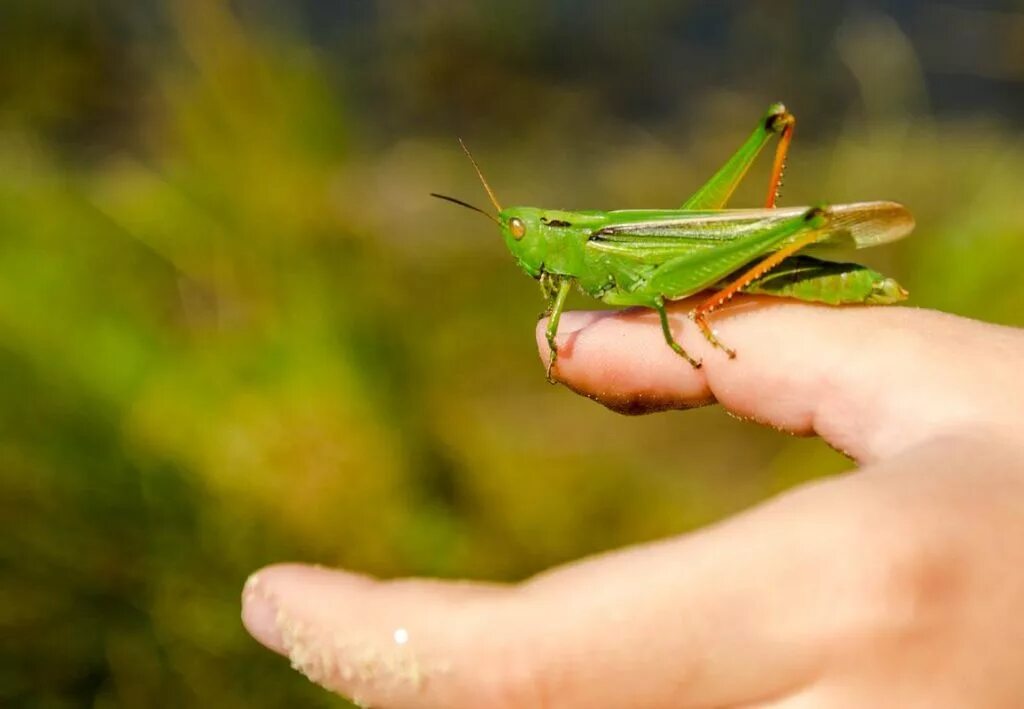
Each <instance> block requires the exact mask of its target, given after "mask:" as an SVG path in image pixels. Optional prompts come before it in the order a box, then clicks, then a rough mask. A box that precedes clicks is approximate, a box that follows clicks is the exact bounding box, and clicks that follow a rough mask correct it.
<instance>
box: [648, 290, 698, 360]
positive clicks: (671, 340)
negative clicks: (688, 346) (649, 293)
mask: <svg viewBox="0 0 1024 709" xmlns="http://www.w3.org/2000/svg"><path fill="white" fill-rule="evenodd" d="M654 309H655V310H657V311H658V318H659V319H660V320H661V332H662V334H663V335H664V336H665V342H667V343H668V346H669V347H671V348H672V351H673V352H675V353H676V354H677V355H679V356H680V357H682V358H683V359H685V360H686V361H687V362H689V363H690V366H691V367H693V368H694V369H700V368H701V361H700V360H699V359H694V358H693V357H691V356H690V355H689V353H688V352H687V351H686V350H684V349H683V346H682V345H680V344H679V343H678V342H676V338H675V337H674V336H673V335H672V328H671V326H670V325H669V323H668V313H667V312H665V299H664V298H658V300H657V301H656V302H655V305H654Z"/></svg>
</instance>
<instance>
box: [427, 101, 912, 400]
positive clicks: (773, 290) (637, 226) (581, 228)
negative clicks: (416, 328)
mask: <svg viewBox="0 0 1024 709" xmlns="http://www.w3.org/2000/svg"><path fill="white" fill-rule="evenodd" d="M795 125H796V119H795V117H794V116H793V114H791V113H790V112H789V111H787V110H786V108H785V106H783V105H782V104H781V103H776V104H773V105H771V106H770V107H769V108H768V110H767V112H766V113H765V115H764V117H763V118H762V119H761V120H760V121H759V122H758V124H757V127H756V128H755V129H754V132H753V133H752V134H751V135H750V137H749V138H747V140H746V141H745V142H744V143H743V144H742V145H741V146H740V147H739V149H738V150H737V151H736V153H735V154H734V155H733V156H732V157H731V158H730V159H729V160H728V161H727V162H726V163H725V165H723V166H722V167H721V169H719V170H718V172H717V173H715V175H714V176H713V177H712V178H711V179H710V180H709V181H708V182H707V183H706V184H705V185H704V186H703V187H701V188H700V189H698V190H697V192H696V193H695V194H694V195H693V196H692V197H690V198H689V199H688V200H686V202H685V203H683V205H682V206H681V207H680V208H679V209H642V210H640V209H627V210H616V211H597V210H585V211H566V210H558V209H539V208H536V207H509V208H507V209H502V207H501V205H500V204H499V203H498V200H497V198H496V197H495V194H494V191H493V190H492V189H491V187H490V185H489V184H488V182H487V180H486V179H485V178H484V176H483V172H482V171H481V170H480V167H479V165H478V164H477V162H476V160H475V159H474V158H473V155H472V154H471V153H470V152H469V149H468V148H467V147H466V145H465V144H464V143H463V142H462V141H461V140H460V141H459V143H460V145H461V146H462V149H463V151H464V152H465V153H466V156H467V157H468V158H469V160H470V162H471V163H472V165H473V168H474V169H475V170H476V173H477V176H478V177H479V179H480V182H481V184H482V185H483V188H484V191H485V192H486V193H487V196H488V198H489V199H490V201H491V204H493V205H494V209H495V210H496V212H497V213H496V214H494V215H491V214H489V213H488V212H485V211H484V210H482V209H480V208H479V207H474V206H473V205H471V204H469V203H467V202H463V201H462V200H459V199H455V198H454V197H448V196H445V195H440V194H434V193H432V195H431V196H433V197H437V198H439V199H444V200H447V201H449V202H453V203H455V204H458V205H460V206H462V207H467V208H469V209H472V210H474V211H477V212H480V213H481V214H483V215H484V216H487V217H489V218H490V219H491V220H492V221H494V222H495V223H497V225H498V227H499V228H500V229H501V234H502V237H503V238H504V240H505V244H506V246H508V249H509V250H510V251H511V252H512V254H513V256H515V258H516V261H517V262H518V263H519V265H520V266H521V267H522V269H523V270H524V271H526V273H528V274H529V275H530V276H532V277H533V278H535V279H537V280H538V281H539V282H540V287H541V292H542V293H543V295H544V297H545V298H546V300H547V308H546V309H545V311H544V314H543V315H542V317H543V316H545V315H546V316H548V317H549V320H548V324H547V332H546V334H547V342H548V346H549V347H550V350H551V358H550V360H549V362H550V363H549V365H548V379H549V380H550V379H551V372H552V368H553V367H554V366H555V362H556V361H557V357H558V345H557V334H558V321H559V318H560V316H561V314H562V311H563V309H564V308H565V303H566V298H567V297H568V295H569V292H570V290H571V288H572V286H573V284H575V285H576V286H577V287H578V288H579V289H580V290H581V291H583V292H584V293H586V294H587V295H589V296H592V297H594V298H597V299H599V300H602V301H604V302H605V303H608V304H609V305H618V306H645V307H648V308H652V309H654V310H656V311H657V313H658V316H659V318H660V321H661V329H662V332H663V334H664V337H665V342H666V343H667V344H668V346H669V347H671V348H672V349H673V350H674V351H675V352H676V353H677V354H679V355H680V356H681V357H683V358H684V359H686V361H688V362H689V363H690V364H691V365H692V366H693V367H694V368H699V367H700V366H701V361H699V360H697V359H695V358H693V357H692V356H690V354H688V353H687V352H686V350H684V349H683V347H682V346H681V345H680V344H679V343H678V342H677V341H676V339H675V337H674V336H673V334H672V329H671V327H670V326H669V320H668V314H667V313H666V311H665V304H666V302H669V301H673V300H678V299H681V298H686V297H688V296H691V295H694V294H695V293H699V292H701V291H706V290H710V291H712V292H711V294H710V295H708V296H707V297H706V298H705V299H704V300H703V301H701V302H699V303H698V304H697V305H696V307H694V308H693V309H692V310H691V311H690V313H689V315H690V319H691V320H692V321H693V322H694V323H695V324H696V325H697V327H698V328H699V329H700V331H701V332H702V333H703V334H704V337H705V338H707V340H708V341H709V342H710V343H711V344H712V345H713V346H714V347H716V348H718V349H720V350H722V351H723V352H725V354H726V355H728V356H729V358H734V357H735V356H736V352H735V351H734V350H732V349H730V348H729V347H727V346H726V345H725V344H723V343H722V342H721V341H720V340H719V339H718V337H717V335H716V334H715V331H714V330H712V328H711V326H710V325H709V323H708V316H709V315H711V313H713V312H714V311H715V310H717V309H718V308H720V307H722V306H723V305H724V304H725V303H727V302H728V301H729V300H730V299H731V298H732V297H733V296H735V295H736V294H737V293H739V292H741V291H742V292H745V293H758V294H764V295H771V296H777V297H788V298H794V299H797V300H802V301H809V302H818V303H826V304H830V305H841V304H853V303H859V304H873V305H886V304H890V303H896V302H899V301H901V300H904V299H905V298H906V297H907V295H908V294H907V291H906V290H904V289H903V288H902V287H901V286H900V285H899V284H898V283H896V281H894V280H893V279H891V278H887V277H884V276H882V275H881V274H879V273H878V272H876V271H874V270H872V269H870V268H867V267H865V266H861V265H858V264H853V263H836V262H830V261H823V260H820V259H818V258H814V257H812V256H808V255H806V254H804V253H803V252H805V251H808V250H813V249H814V248H815V247H822V246H837V245H845V246H854V247H856V248H863V247H868V246H875V245H876V244H881V243H885V242H889V241H893V240H896V239H899V238H902V237H904V236H906V235H907V234H909V233H910V232H911V231H912V230H913V228H914V219H913V217H912V216H911V214H910V212H909V211H907V209H906V208H905V207H903V206H902V205H900V204H897V203H895V202H858V203H854V204H837V205H826V204H819V205H817V206H812V207H787V208H777V207H776V202H777V201H778V198H779V190H780V187H781V184H782V176H783V172H784V171H785V166H786V156H787V154H788V152H789V146H790V143H791V142H792V139H793V130H794V127H795ZM774 136H778V137H779V142H778V146H777V148H776V152H775V161H774V164H773V165H772V171H771V177H770V180H769V183H768V196H767V199H766V201H765V206H764V208H763V209H726V204H727V203H728V201H729V198H730V197H731V196H732V194H733V192H734V191H735V190H736V187H737V186H738V185H739V183H740V182H741V181H742V179H743V177H744V176H745V175H746V173H747V171H748V169H749V168H750V166H751V164H752V163H753V162H754V160H755V159H756V158H757V156H758V154H759V153H760V152H761V150H762V149H763V148H764V146H765V145H766V144H767V143H768V142H769V141H770V140H771V139H772V138H773V137H774Z"/></svg>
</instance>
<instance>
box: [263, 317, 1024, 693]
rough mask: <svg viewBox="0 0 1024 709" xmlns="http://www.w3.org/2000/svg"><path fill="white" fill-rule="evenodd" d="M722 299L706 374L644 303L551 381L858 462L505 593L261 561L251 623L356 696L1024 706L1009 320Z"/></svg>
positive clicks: (1013, 341)
mask: <svg viewBox="0 0 1024 709" xmlns="http://www.w3.org/2000/svg"><path fill="white" fill-rule="evenodd" d="M738 300H740V302H739V303H738V304H737V306H736V307H731V308H729V309H728V310H727V311H726V312H725V313H723V314H722V315H721V316H719V317H718V318H717V319H716V321H715V325H716V328H717V329H718V330H719V331H720V334H721V337H722V339H723V340H724V341H725V342H727V343H728V344H729V345H730V346H732V347H734V348H735V349H736V350H737V352H738V353H739V355H738V357H737V358H736V359H735V360H731V361H730V360H728V359H726V358H725V356H724V355H722V354H721V353H720V352H715V351H712V350H711V349H710V348H709V347H708V346H707V345H706V343H704V341H703V339H702V338H701V337H700V335H699V334H696V335H695V328H693V327H692V326H687V325H686V324H685V321H684V316H683V313H685V312H686V310H687V309H688V304H686V303H680V304H677V305H676V306H675V309H674V311H673V318H674V320H675V321H676V323H677V325H676V328H677V331H679V330H681V331H682V334H683V336H682V338H681V340H682V344H683V345H684V347H686V348H687V349H688V350H689V351H690V352H692V353H694V354H696V355H698V356H703V357H704V368H703V369H701V370H693V369H692V368H691V367H690V365H689V364H687V363H686V362H685V361H683V360H682V359H681V358H679V357H678V356H677V355H676V354H675V353H673V352H672V351H671V350H670V349H669V348H668V347H667V346H666V345H665V344H664V341H663V340H662V337H661V332H660V328H659V325H658V320H657V316H656V315H655V313H653V312H645V311H619V312H616V313H609V312H602V313H582V312H580V313H567V314H566V315H565V316H563V319H562V323H561V328H560V332H561V334H560V337H559V359H558V364H557V368H556V370H555V372H554V375H555V376H556V377H557V378H559V379H560V380H561V381H562V382H564V383H565V384H566V385H567V386H569V387H571V388H572V389H574V390H575V391H577V392H579V393H581V394H584V395H587V396H590V397H592V398H594V399H596V400H598V401H600V402H602V403H604V404H605V405H607V406H610V407H612V408H615V409H617V410H621V411H627V412H643V411H651V410H658V409H663V408H677V407H686V406H692V405H696V404H699V403H704V402H707V401H711V400H717V401H718V402H719V403H721V404H722V405H723V406H724V407H726V409H728V410H729V411H730V412H732V413H734V414H736V415H738V416H741V417H743V418H750V419H754V420H757V421H760V422H762V423H765V424H767V425H771V426H774V427H776V428H780V429H784V430H787V431H791V432H794V433H799V434H817V435H819V436H821V437H823V438H824V439H825V440H826V441H827V442H828V443H829V444H831V445H832V446H834V447H836V448H838V449H840V450H843V451H845V452H846V453H847V454H849V455H850V456H851V457H853V458H854V459H855V460H857V461H858V462H859V463H860V464H861V468H860V469H859V470H858V471H857V472H855V473H851V474H848V475H844V476H839V477H835V478H830V479H828V480H824V481H820V482H816V483H812V484H809V485H805V486H803V487H801V488H799V489H796V490H793V491H791V492H789V493H786V494H784V495H781V496H779V497H777V498H775V499H773V500H770V501H768V502H766V503H764V504H762V505H760V506H758V507H756V508H754V509H752V510H750V511H748V512H745V513H743V514H741V515H738V516H737V517H735V518H733V519H730V520H727V521H724V522H722V523H719V524H716V525H714V526H712V527H710V528H707V529H705V530H702V531H699V532H697V533H693V534H687V535H683V536H681V537H678V538H675V539H669V540H665V541H661V542H657V543H652V544H645V545H641V546H636V547H632V548H629V549H624V550H621V551H616V552H612V553H608V554H604V555H601V556H597V557H594V558H591V559H587V560H583V561H580V562H576V563H573V564H570V565H567V566H564V567H560V568H557V569H553V570H551V571H548V572H546V573H544V574H541V575H540V576H537V577H535V578H533V579H530V580H528V581H526V582H523V583H521V584H516V585H513V586H497V585H490V584H476V583H446V582H438V581H430V580H399V581H386V582H381V581H376V580H373V579H370V578H367V577H363V576H358V575H355V574H350V573H345V572H340V571H329V570H324V569H319V568H314V567H304V566H296V565H282V566H274V567H269V568H266V569H263V570H262V571H260V572H259V574H258V575H254V576H253V577H252V578H251V579H250V582H249V583H248V584H247V586H246V590H245V593H244V596H243V601H244V605H243V620H244V622H245V624H246V627H247V628H248V629H249V631H250V632H251V633H252V634H253V635H254V636H255V637H256V638H257V639H258V640H259V641H260V642H262V643H263V644H265V645H267V646H268V647H270V648H271V649H273V650H275V651H277V652H281V653H283V654H287V655H289V656H290V657H291V659H292V662H293V665H294V666H296V667H297V668H298V669H300V670H302V671H303V672H305V673H306V674H307V675H309V676H310V678H311V679H313V680H314V681H317V682H319V683H321V684H322V685H324V686H325V687H327V688H329V689H332V690H334V691H337V692H340V693H342V694H345V695H347V696H351V697H354V698H356V699H357V700H358V701H360V702H362V703H365V704H368V705H371V706H389V707H500V706H516V707H527V706H557V707H576V706H579V707H600V706H638V707H661V706H666V707H668V706H671V707H708V706H714V707H733V706H736V707H739V706H742V707H747V706H766V707H767V706H770V707H786V708H789V707H794V708H795V707H826V708H829V707H857V708H861V707H868V706H898V707H947V706H948V707H972V706H977V707H986V708H987V709H988V708H996V707H1004V706H1005V707H1016V706H1020V701H1021V699H1020V698H1021V697H1022V696H1024V671H1022V668H1024V614H1022V613H1021V612H1020V611H1021V609H1022V608H1024V443H1022V441H1024V439H1022V433H1024V430H1022V429H1024V416H1022V413H1024V378H1022V377H1021V375H1020V370H1021V367H1022V366H1024V334H1022V333H1021V332H1020V331H1017V330H1014V329H1010V328H1003V327H999V326H994V325H988V324H984V323H979V322H974V321H970V320H964V319H960V318H956V317H953V316H949V315H944V314H941V313H936V312H930V311H923V310H913V309H906V308H828V307H819V306H813V305H805V304H795V303H789V302H779V301H771V300H759V299H754V298H746V299H738ZM680 324H681V325H682V327H680ZM543 325H544V323H543V322H542V323H540V325H539V328H538V344H539V346H540V348H541V352H542V357H544V356H545V354H546V349H547V344H546V343H545V342H544V338H543Z"/></svg>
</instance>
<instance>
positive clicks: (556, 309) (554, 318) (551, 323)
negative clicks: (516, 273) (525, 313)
mask: <svg viewBox="0 0 1024 709" xmlns="http://www.w3.org/2000/svg"><path fill="white" fill-rule="evenodd" d="M549 278H550V279H552V281H554V282H557V283H558V290H557V292H555V295H554V297H553V298H552V299H551V300H550V301H549V302H548V307H547V309H546V311H545V314H546V315H548V327H547V331H546V334H547V340H548V349H549V352H550V358H549V359H548V371H547V378H548V382H550V383H551V384H554V383H555V380H554V379H553V378H552V377H551V372H552V370H553V369H554V367H555V362H556V361H557V360H558V339H557V338H558V321H559V320H561V319H562V311H563V310H565V301H566V299H567V298H568V297H569V290H570V289H571V288H572V282H573V279H571V278H564V277H561V278H560V277H558V276H549ZM552 285H553V283H552Z"/></svg>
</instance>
